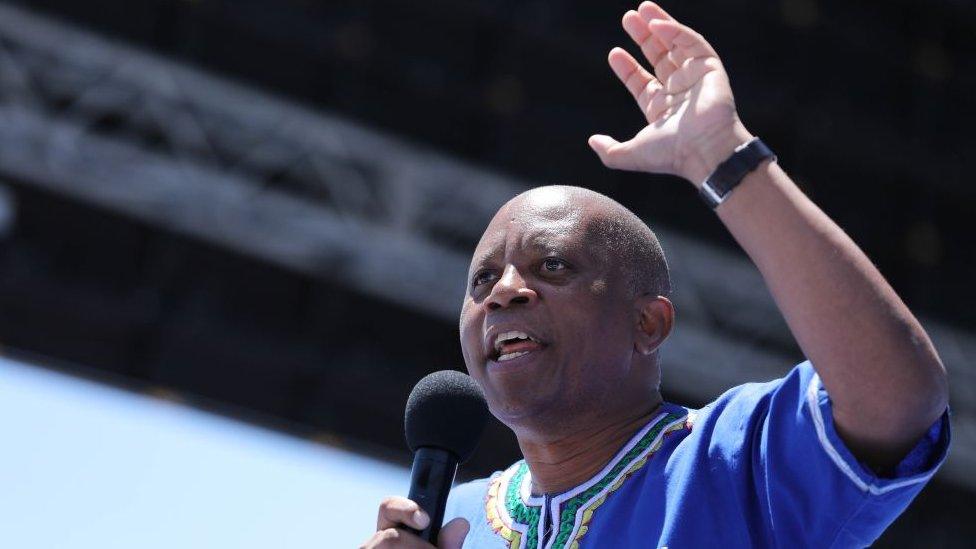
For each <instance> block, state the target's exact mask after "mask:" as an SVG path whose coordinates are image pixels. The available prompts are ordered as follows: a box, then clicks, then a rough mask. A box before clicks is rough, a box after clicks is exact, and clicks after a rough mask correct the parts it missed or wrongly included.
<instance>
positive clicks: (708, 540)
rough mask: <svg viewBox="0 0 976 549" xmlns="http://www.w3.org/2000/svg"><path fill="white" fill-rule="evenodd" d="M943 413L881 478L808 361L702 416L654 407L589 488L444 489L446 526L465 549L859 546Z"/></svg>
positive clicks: (922, 474) (513, 475) (940, 427)
mask: <svg viewBox="0 0 976 549" xmlns="http://www.w3.org/2000/svg"><path fill="white" fill-rule="evenodd" d="M948 446H949V421H948V410H947V411H946V413H945V414H943V416H942V417H941V418H940V419H939V420H938V421H936V422H935V424H934V425H932V427H931V428H930V429H929V431H928V432H927V433H926V434H925V436H923V437H922V439H921V440H920V441H919V442H918V444H917V445H916V446H915V447H914V448H913V449H912V450H911V451H910V452H909V453H908V455H907V456H906V457H905V459H903V460H902V461H901V463H899V464H898V466H897V467H896V468H895V470H894V474H893V475H892V476H891V477H890V478H887V477H886V478H880V477H878V476H877V475H875V474H873V473H872V472H871V471H870V470H869V469H868V468H866V467H865V466H863V465H862V464H861V463H859V462H858V461H857V459H856V458H855V457H854V456H853V455H852V454H851V452H850V451H849V450H848V449H847V448H846V447H845V446H844V443H843V442H842V441H841V439H840V438H839V437H838V435H837V432H836V431H835V430H834V425H833V418H832V415H831V410H830V400H829V398H828V397H827V393H826V391H825V390H824V388H823V385H822V384H821V382H820V378H819V376H817V374H816V372H814V370H813V367H812V366H811V364H810V362H809V361H807V362H804V363H802V364H800V365H798V366H797V367H796V368H794V369H793V370H792V371H791V372H790V373H789V374H788V375H787V376H786V377H784V378H782V379H778V380H775V381H771V382H769V383H749V384H745V385H741V386H738V387H735V388H733V389H731V390H729V391H728V392H726V393H725V394H723V395H722V396H720V397H719V398H718V399H717V400H715V401H714V402H712V403H711V404H709V405H708V406H706V407H704V408H702V409H701V410H696V411H693V410H688V409H687V408H684V407H681V406H678V405H675V404H668V403H665V404H664V405H663V406H662V407H661V410H660V411H659V412H658V414H657V415H656V417H655V418H654V419H652V420H651V421H650V423H648V424H647V425H646V426H644V427H643V428H642V429H641V430H640V431H639V432H638V433H637V434H636V435H634V436H633V437H632V438H631V440H630V441H628V442H627V444H626V445H624V447H623V448H621V449H620V451H619V452H618V453H617V454H616V456H615V457H614V458H613V459H612V460H611V461H610V462H609V463H608V464H607V465H606V466H605V467H604V468H603V469H602V470H601V471H600V472H599V473H597V474H596V475H595V476H594V477H593V478H591V479H590V480H588V481H587V482H585V483H583V484H581V485H580V486H577V487H576V488H573V489H571V490H569V491H566V492H563V493H559V494H545V495H542V496H535V495H532V494H531V491H530V487H531V485H532V481H531V472H530V471H529V470H528V467H527V466H526V464H525V462H524V461H519V462H517V463H515V464H513V465H512V466H511V467H509V468H508V469H506V470H505V471H501V472H497V473H495V474H493V475H492V476H491V477H490V478H487V479H480V480H475V481H472V482H468V483H466V484H462V485H459V486H456V487H455V488H454V489H453V490H452V491H451V495H450V498H449V500H448V508H447V514H446V518H445V520H450V519H451V518H454V517H458V516H461V517H464V518H466V519H467V520H468V522H469V523H470V525H471V529H470V531H469V533H468V536H467V538H465V543H464V547H465V548H471V547H477V548H481V547H497V548H501V547H508V548H512V549H515V548H527V549H535V548H541V547H546V548H553V549H561V548H577V547H583V548H585V547H671V548H672V549H675V548H687V547H719V546H721V547H723V549H728V548H732V547H776V546H780V547H863V546H866V545H869V544H870V543H871V542H873V541H874V540H875V539H876V538H877V537H878V536H879V535H880V534H881V533H882V532H883V531H884V529H885V528H886V527H887V526H888V525H889V524H890V523H891V522H892V521H893V520H894V519H895V518H896V517H897V516H898V515H899V514H900V513H901V512H902V511H903V510H904V509H905V507H906V506H907V505H908V503H909V502H910V501H911V500H912V498H914V497H915V495H916V494H917V493H918V492H919V491H920V490H921V489H922V486H923V485H924V484H925V482H926V481H928V480H929V479H930V478H931V477H932V475H933V473H934V472H935V470H936V469H937V468H938V467H939V465H941V464H942V462H943V461H944V459H945V456H946V451H947V449H948Z"/></svg>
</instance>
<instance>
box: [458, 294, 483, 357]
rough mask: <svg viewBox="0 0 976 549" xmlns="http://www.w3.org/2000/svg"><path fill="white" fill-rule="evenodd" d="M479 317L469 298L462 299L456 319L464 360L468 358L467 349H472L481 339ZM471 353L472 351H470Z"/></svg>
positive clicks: (474, 348) (475, 347)
mask: <svg viewBox="0 0 976 549" xmlns="http://www.w3.org/2000/svg"><path fill="white" fill-rule="evenodd" d="M480 325H481V317H480V315H478V313H477V311H476V308H475V307H473V306H472V302H471V300H470V299H466V300H465V301H464V305H462V306H461V318H460V319H459V321H458V331H459V332H460V335H461V353H462V354H463V355H464V359H465V361H467V360H469V359H470V358H471V357H470V356H469V351H474V350H476V349H477V346H478V345H480V343H479V342H480V341H481V330H480V329H479V327H480ZM470 354H473V353H470Z"/></svg>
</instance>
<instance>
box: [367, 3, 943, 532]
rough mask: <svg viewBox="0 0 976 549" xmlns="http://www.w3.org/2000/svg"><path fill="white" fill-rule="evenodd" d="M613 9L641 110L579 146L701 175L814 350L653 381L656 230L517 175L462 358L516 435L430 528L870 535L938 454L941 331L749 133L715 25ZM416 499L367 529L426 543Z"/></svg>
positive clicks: (664, 303)
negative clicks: (749, 380)
mask: <svg viewBox="0 0 976 549" xmlns="http://www.w3.org/2000/svg"><path fill="white" fill-rule="evenodd" d="M623 26H624V29H625V30H626V31H627V33H628V34H629V35H630V37H631V38H632V39H633V40H634V41H635V42H636V43H637V44H638V45H639V46H640V48H641V51H642V52H643V54H644V56H645V57H646V58H647V59H648V61H649V62H650V64H651V65H652V66H653V74H652V73H651V72H649V71H647V70H646V69H645V68H644V67H642V66H641V65H640V64H639V63H638V62H637V61H636V60H635V59H634V58H633V57H631V56H630V55H629V54H628V53H627V52H626V51H624V50H622V49H620V48H615V49H613V50H612V51H611V52H610V55H609V63H610V66H611V68H612V69H613V72H614V73H615V74H616V75H617V77H618V78H620V80H621V81H622V82H623V83H624V85H625V86H626V87H627V89H628V90H629V91H630V92H631V94H632V95H633V96H634V99H635V100H636V101H637V104H638V106H639V107H640V110H641V112H642V113H643V114H644V116H645V117H646V119H647V123H648V125H647V126H646V127H645V128H644V129H643V130H641V131H640V132H639V133H638V134H637V135H636V136H634V137H633V138H632V139H630V140H628V141H625V142H618V141H616V140H614V139H613V138H611V137H608V136H604V135H594V136H592V137H591V138H590V141H589V143H590V146H591V147H592V148H593V149H594V151H595V152H596V153H597V155H599V157H600V159H601V160H602V161H603V163H604V164H606V165H607V166H608V167H610V168H617V169H626V170H638V171H645V172H649V173H670V174H675V175H679V176H682V177H684V178H685V179H687V180H688V181H690V182H692V184H694V185H695V186H696V187H698V188H699V189H702V188H703V185H704V183H703V182H705V180H706V179H708V180H709V183H708V184H707V185H704V187H705V190H704V191H702V192H703V195H707V196H706V198H707V199H708V201H709V203H710V204H711V205H713V207H715V211H716V213H717V215H718V216H719V218H720V219H721V220H722V222H723V223H725V225H726V226H727V227H728V229H729V230H730V231H731V232H732V234H733V236H734V237H735V238H736V240H737V241H738V242H739V243H740V244H741V245H742V247H743V248H744V249H745V251H746V252H747V253H748V254H749V256H750V257H751V258H752V260H753V261H754V262H755V263H756V265H757V266H758V268H759V270H760V272H761V273H762V275H763V277H764V279H765V281H766V283H767V285H768V286H769V289H770V290H771V292H772V294H773V297H774V298H775V300H776V302H777V304H778V305H779V308H780V310H781V311H782V312H783V315H784V316H785V318H786V321H787V323H788V324H789V326H790V329H791V330H792V332H793V334H794V336H795V337H796V339H797V341H798V343H799V345H800V347H801V348H802V350H803V352H804V354H805V356H806V357H807V358H808V360H807V361H805V362H804V363H802V364H800V365H798V366H797V367H796V368H794V369H793V370H792V371H791V372H790V373H789V374H788V375H787V376H786V377H784V378H783V379H779V380H776V381H772V382H768V383H764V384H747V385H743V386H740V387H736V388H733V389H731V390H730V391H728V392H726V393H725V394H723V395H722V396H720V397H719V398H718V399H717V400H716V401H715V402H713V403H711V404H709V405H708V406H706V407H705V408H703V409H701V410H697V411H690V410H688V409H686V408H683V407H681V406H677V405H674V404H671V403H666V402H663V401H662V398H661V395H660V393H659V391H658V386H659V382H660V372H661V370H660V365H659V362H658V349H659V347H660V345H661V343H663V342H664V340H665V339H666V338H667V336H668V334H669V333H670V331H671V327H672V323H673V319H674V309H673V306H672V304H671V302H670V301H669V299H668V295H669V292H670V282H669V279H668V272H667V265H666V263H665V260H664V255H663V253H662V251H661V248H660V246H659V245H658V242H657V239H656V238H655V237H654V235H653V233H652V232H651V231H650V229H648V228H647V226H646V225H644V224H643V223H642V222H641V221H640V220H639V219H637V218H636V217H635V216H634V215H633V214H632V213H630V212H629V211H627V210H626V209H625V208H623V207H622V206H620V205H619V204H617V203H615V202H613V201H611V200H610V199H608V198H606V197H603V196H601V195H599V194H596V193H593V192H590V191H586V190H583V189H576V188H568V187H543V188H541V189H534V190H532V191H529V192H526V193H523V194H521V195H519V196H517V197H515V198H514V199H512V200H511V201H510V202H509V203H507V204H506V205H505V206H503V207H502V208H501V210H499V212H498V213H497V214H496V216H495V217H494V219H493V220H492V221H491V223H490V224H489V226H488V228H487V230H486V231H485V234H484V235H483V236H482V238H481V241H480V243H479V244H478V247H477V249H476V250H475V253H474V256H473V258H472V263H471V271H470V280H469V287H468V293H467V296H466V297H465V300H464V305H463V308H462V312H461V319H460V331H461V345H462V349H463V353H464V358H465V363H466V365H467V369H468V372H469V373H470V374H471V376H472V377H474V378H475V379H476V380H477V381H478V382H479V384H480V385H481V386H482V387H483V388H484V391H485V395H486V398H487V400H488V403H489V408H490V409H491V412H492V413H493V414H494V415H495V417H497V418H498V419H499V420H501V421H502V422H503V423H504V424H505V425H507V426H508V427H510V428H511V429H512V430H513V431H514V433H515V435H516V437H517V438H518V442H519V445H520V447H521V450H522V453H523V455H524V457H525V459H524V460H523V461H519V462H518V463H516V464H514V465H512V466H511V467H509V468H508V469H507V470H505V471H503V472H500V473H496V474H495V475H493V476H492V477H491V478H490V479H482V480H479V481H474V482H471V483H467V484H464V485H462V486H458V487H456V488H455V489H454V490H453V491H452V494H451V500H450V502H449V508H448V517H457V518H455V519H454V520H451V521H450V522H449V523H447V524H446V525H445V527H444V528H443V530H442V535H441V538H440V546H441V547H459V546H460V545H461V543H462V540H463V543H464V545H465V546H466V547H512V548H517V547H525V548H535V547H554V548H563V547H567V548H569V547H578V546H583V547H651V546H653V547H663V546H670V547H713V546H717V545H718V544H720V543H721V544H725V545H727V546H735V547H749V546H752V547H765V546H790V547H792V546H815V547H834V546H836V547H849V546H864V545H867V544H870V543H871V542H872V541H873V540H874V539H876V538H877V536H879V535H880V534H881V532H882V531H883V530H884V528H885V527H886V526H887V525H888V524H890V523H891V521H893V520H894V519H895V517H897V515H898V514H899V513H900V512H901V511H902V510H903V509H904V508H905V507H906V506H907V505H908V503H909V502H910V501H911V499H912V498H913V497H914V496H915V494H917V493H918V491H919V490H921V488H922V486H923V484H924V483H925V481H927V480H928V479H929V478H930V477H931V475H932V474H933V473H934V471H935V469H936V468H937V467H938V466H939V465H940V464H941V462H942V460H943V459H944V457H945V453H946V450H947V447H948V440H949V425H948V412H947V382H946V374H945V370H944V368H943V366H942V364H941V362H940V360H939V358H938V355H937V354H936V352H935V350H934V348H933V347H932V344H931V342H930V340H929V338H928V336H927V335H926V333H925V332H924V330H923V329H922V327H921V326H920V325H919V323H918V321H917V320H916V319H915V318H914V317H913V315H912V314H911V312H909V310H908V309H907V308H906V306H905V305H904V303H902V301H901V300H900V299H899V298H898V296H897V295H895V293H894V291H893V290H892V289H891V287H890V286H889V285H888V284H887V283H886V282H885V280H884V279H883V278H882V276H881V275H880V273H878V271H877V270H876V269H875V267H874V266H873V265H872V264H871V262H870V261H869V260H868V258H867V257H866V256H865V255H864V254H863V253H862V252H861V251H860V250H859V249H858V248H857V246H856V245H855V244H854V243H853V242H852V241H851V240H850V239H849V238H848V237H847V236H846V235H845V234H844V232H843V231H842V230H841V229H840V228H839V227H837V225H835V224H834V223H833V222H832V221H831V220H830V219H829V218H828V217H827V216H826V215H825V214H824V213H823V212H822V211H821V210H820V209H819V208H817V206H815V205H814V204H813V203H812V202H810V200H809V199H807V197H806V196H804V195H803V193H802V192H801V191H800V190H799V189H798V188H797V187H796V185H795V184H794V183H793V182H792V181H791V180H790V178H789V177H788V176H787V175H786V173H785V172H784V171H783V170H782V169H781V168H780V167H779V165H778V164H777V163H776V162H775V158H772V157H771V156H770V153H769V152H768V151H767V150H765V149H763V148H762V146H761V145H759V144H758V143H755V142H752V139H753V136H752V135H751V134H750V133H749V132H748V131H747V130H746V128H745V127H744V125H743V124H742V123H741V122H740V121H739V119H738V117H737V114H736V110H735V104H734V102H733V98H732V92H731V89H730V87H729V81H728V77H727V76H726V73H725V71H724V69H723V67H722V65H721V63H720V62H719V59H718V56H717V55H716V53H715V51H714V50H713V49H712V47H711V46H710V45H709V44H708V43H707V42H706V41H705V40H704V38H702V37H701V36H700V35H699V34H698V33H696V32H695V31H693V30H692V29H690V28H688V27H686V26H684V25H682V24H681V23H679V22H677V21H675V20H674V19H673V18H672V17H670V16H669V15H668V14H667V13H666V12H665V11H664V10H663V9H661V8H660V7H659V6H657V5H655V4H653V3H651V2H644V3H643V4H641V5H640V6H639V9H638V10H637V11H630V12H627V14H626V15H624V18H623ZM747 143H751V144H750V145H748V146H745V145H746V144H747ZM727 159H731V160H729V161H728V162H726V160H727ZM648 192H650V190H649V191H648ZM716 367H720V365H716ZM674 375H681V374H680V372H675V373H674ZM427 520H428V519H427V517H426V516H425V515H424V513H423V512H422V511H420V510H419V509H418V507H417V506H416V505H415V504H414V503H413V502H411V501H409V500H406V499H404V498H397V497H394V498H389V499H387V500H386V501H384V502H383V503H382V505H381V507H380V513H379V521H378V528H377V530H378V531H377V533H376V534H375V535H374V536H373V537H372V538H371V539H370V540H369V541H367V543H366V546H367V547H429V545H426V544H425V543H423V542H421V541H420V540H419V539H417V538H416V537H414V536H413V535H412V534H410V533H409V532H408V531H406V530H404V529H402V526H403V525H407V526H411V527H414V528H423V527H424V526H425V525H426V521H427Z"/></svg>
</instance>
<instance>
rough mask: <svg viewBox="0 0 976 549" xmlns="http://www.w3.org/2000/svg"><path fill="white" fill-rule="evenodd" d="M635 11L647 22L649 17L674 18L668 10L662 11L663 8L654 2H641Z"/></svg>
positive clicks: (649, 19)
mask: <svg viewBox="0 0 976 549" xmlns="http://www.w3.org/2000/svg"><path fill="white" fill-rule="evenodd" d="M637 13H638V14H639V15H640V16H641V18H642V19H644V21H647V22H648V23H650V21H651V19H664V20H671V21H673V20H674V17H671V16H670V15H669V14H668V12H666V11H664V8H662V7H661V6H659V5H657V4H655V3H654V2H641V5H640V6H638V7H637Z"/></svg>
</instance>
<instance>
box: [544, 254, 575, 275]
mask: <svg viewBox="0 0 976 549" xmlns="http://www.w3.org/2000/svg"><path fill="white" fill-rule="evenodd" d="M567 268H569V265H567V264H566V262H565V261H563V260H562V259H559V258H558V257H547V258H545V259H543V260H542V269H543V270H545V271H546V272H548V273H557V272H559V271H564V270H566V269H567Z"/></svg>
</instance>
